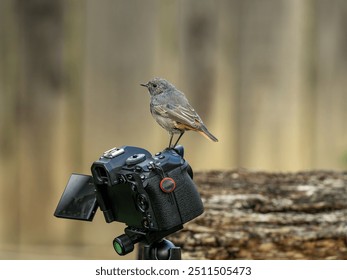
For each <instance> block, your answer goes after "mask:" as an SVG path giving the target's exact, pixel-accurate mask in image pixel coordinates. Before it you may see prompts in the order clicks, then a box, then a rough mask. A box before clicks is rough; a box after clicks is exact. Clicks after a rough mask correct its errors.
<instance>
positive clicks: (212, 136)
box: [199, 125, 218, 142]
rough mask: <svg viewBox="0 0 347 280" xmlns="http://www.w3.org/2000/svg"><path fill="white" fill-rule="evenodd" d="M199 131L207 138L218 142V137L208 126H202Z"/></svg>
mask: <svg viewBox="0 0 347 280" xmlns="http://www.w3.org/2000/svg"><path fill="white" fill-rule="evenodd" d="M199 133H200V134H201V135H202V136H204V137H206V138H207V139H209V140H212V141H213V142H218V139H217V138H216V137H215V136H214V135H212V133H211V132H209V131H208V129H207V128H206V126H204V125H202V126H201V130H199Z"/></svg>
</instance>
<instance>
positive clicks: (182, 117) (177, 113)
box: [152, 104, 202, 129]
mask: <svg viewBox="0 0 347 280" xmlns="http://www.w3.org/2000/svg"><path fill="white" fill-rule="evenodd" d="M152 111H153V112H152V113H156V114H159V115H161V116H163V117H167V118H170V119H172V120H173V121H176V122H177V123H180V124H183V125H185V126H188V127H191V128H192V129H198V128H200V126H201V123H202V121H201V119H200V117H199V115H198V114H197V113H196V112H195V110H194V108H193V107H192V106H190V105H189V104H185V106H182V105H173V104H166V105H155V106H153V107H152Z"/></svg>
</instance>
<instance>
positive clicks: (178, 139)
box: [173, 130, 185, 148]
mask: <svg viewBox="0 0 347 280" xmlns="http://www.w3.org/2000/svg"><path fill="white" fill-rule="evenodd" d="M184 132H185V131H184V130H182V131H181V134H180V136H178V138H177V141H176V143H175V145H174V146H173V148H175V147H176V146H177V144H178V141H180V139H181V137H182V136H183V134H184Z"/></svg>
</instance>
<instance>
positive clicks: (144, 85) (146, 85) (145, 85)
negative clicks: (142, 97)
mask: <svg viewBox="0 0 347 280" xmlns="http://www.w3.org/2000/svg"><path fill="white" fill-rule="evenodd" d="M140 85H141V86H143V87H146V88H148V83H147V84H140Z"/></svg>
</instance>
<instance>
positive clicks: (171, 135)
mask: <svg viewBox="0 0 347 280" xmlns="http://www.w3.org/2000/svg"><path fill="white" fill-rule="evenodd" d="M172 137H173V133H170V142H169V149H170V148H171V142H172Z"/></svg>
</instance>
